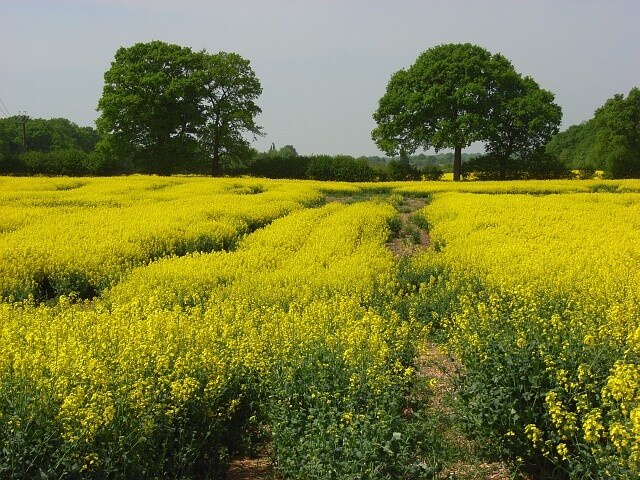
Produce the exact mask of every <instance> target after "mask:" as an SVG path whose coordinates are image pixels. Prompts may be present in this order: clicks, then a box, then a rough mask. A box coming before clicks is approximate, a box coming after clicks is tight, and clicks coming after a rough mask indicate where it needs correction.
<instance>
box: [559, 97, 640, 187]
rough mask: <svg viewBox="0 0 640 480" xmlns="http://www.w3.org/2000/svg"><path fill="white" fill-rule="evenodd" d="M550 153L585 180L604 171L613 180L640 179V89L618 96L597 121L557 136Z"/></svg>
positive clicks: (596, 116) (571, 128)
mask: <svg viewBox="0 0 640 480" xmlns="http://www.w3.org/2000/svg"><path fill="white" fill-rule="evenodd" d="M547 153H548V154H549V155H551V156H552V157H555V158H557V159H558V160H559V161H560V162H561V163H562V164H563V165H566V166H567V168H571V169H575V170H579V171H581V172H583V175H584V176H589V175H593V172H594V171H595V170H603V171H604V172H605V176H607V177H609V178H638V177H640V89H638V88H633V89H631V91H630V92H629V94H628V95H627V96H626V98H625V97H624V95H621V94H618V95H615V96H614V97H612V98H610V99H609V100H607V102H606V103H605V104H604V105H603V106H602V107H600V108H598V109H597V110H596V111H595V113H594V116H593V118H591V119H590V120H587V121H586V122H583V123H581V124H579V125H573V126H571V127H569V128H568V129H567V130H565V131H564V132H561V133H559V134H558V135H556V136H554V137H553V138H552V139H551V141H550V142H549V143H548V145H547Z"/></svg>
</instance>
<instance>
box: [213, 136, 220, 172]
mask: <svg viewBox="0 0 640 480" xmlns="http://www.w3.org/2000/svg"><path fill="white" fill-rule="evenodd" d="M211 176H212V177H221V176H222V165H221V164H220V147H219V145H218V141H217V140H215V141H214V144H213V155H212V157H211Z"/></svg>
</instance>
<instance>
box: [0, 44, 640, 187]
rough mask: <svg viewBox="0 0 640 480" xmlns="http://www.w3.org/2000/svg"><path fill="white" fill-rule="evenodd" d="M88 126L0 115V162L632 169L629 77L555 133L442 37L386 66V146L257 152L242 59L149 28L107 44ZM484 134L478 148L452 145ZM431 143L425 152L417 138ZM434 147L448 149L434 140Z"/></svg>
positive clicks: (636, 151) (617, 172)
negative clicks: (409, 61) (359, 151)
mask: <svg viewBox="0 0 640 480" xmlns="http://www.w3.org/2000/svg"><path fill="white" fill-rule="evenodd" d="M104 80H105V83H104V88H103V92H102V97H101V98H100V100H99V102H98V111H99V112H100V116H99V118H98V119H97V121H96V126H97V129H93V128H91V127H79V126H78V125H76V124H74V123H72V122H70V121H69V120H66V119H63V118H56V119H51V120H45V119H39V118H33V119H28V118H26V117H25V116H16V117H11V118H5V119H0V173H9V174H50V175H112V174H129V173H155V174H160V175H170V174H175V173H185V174H186V173H195V174H211V175H214V176H217V175H236V174H242V175H255V176H261V177H271V178H297V179H303V178H307V179H317V180H343V181H376V180H417V179H438V178H441V176H442V173H443V172H444V171H451V172H453V176H454V180H458V179H464V178H474V179H480V180H491V179H501V180H509V179H518V178H565V177H570V176H572V175H574V173H573V171H575V170H578V171H580V172H581V173H580V175H582V176H584V177H589V176H593V173H594V171H595V170H604V172H605V175H606V176H607V177H610V178H624V177H640V90H639V89H638V88H634V89H632V90H631V92H630V93H629V94H628V95H627V97H624V96H623V95H615V96H614V97H613V98H611V99H609V100H608V101H607V102H606V103H605V104H604V105H603V106H602V107H601V108H599V109H598V110H596V112H595V114H594V117H593V118H592V119H591V120H589V121H587V122H584V123H582V124H580V125H575V126H572V127H570V128H568V129H567V130H566V131H564V132H561V133H558V126H559V125H560V121H561V116H562V112H561V109H560V107H559V106H558V105H556V104H555V103H554V95H553V94H552V93H551V92H549V91H547V90H544V89H543V88H541V87H540V86H539V85H538V84H537V83H536V82H535V81H534V80H533V79H532V78H531V77H527V76H524V77H523V76H522V75H520V74H519V73H518V72H516V71H515V69H514V67H513V65H512V64H511V62H510V61H509V60H508V59H506V58H505V57H504V56H502V55H501V54H491V53H490V52H488V51H487V50H485V49H483V48H481V47H479V46H477V45H472V44H468V43H465V44H445V45H440V46H437V47H433V48H431V49H429V50H427V51H425V52H424V53H422V54H421V55H420V56H418V58H417V59H416V61H415V63H414V64H413V65H411V66H410V67H408V68H407V69H402V70H399V71H398V72H396V73H394V74H393V75H392V77H391V79H390V81H389V83H388V85H387V90H386V93H385V94H384V95H383V96H382V97H381V98H380V101H379V104H378V109H377V110H376V112H375V113H374V115H373V117H374V120H375V121H376V123H377V126H376V128H375V129H374V130H373V132H372V138H373V140H374V141H375V143H376V144H377V145H378V147H379V148H380V149H381V150H382V151H383V152H385V153H386V155H388V156H387V157H359V158H354V157H350V156H347V155H336V156H329V155H314V156H301V155H298V153H297V152H296V150H295V148H294V147H293V146H291V145H286V146H284V147H282V148H280V149H276V148H275V145H273V146H272V148H271V149H269V151H268V152H262V153H258V152H256V151H255V150H253V149H252V148H251V146H250V140H252V139H253V140H255V139H256V138H257V137H258V136H261V135H263V130H262V127H261V126H259V125H258V124H257V123H256V117H257V115H258V114H260V113H261V109H260V107H258V105H257V104H256V100H257V98H258V97H259V95H260V94H261V93H262V87H261V85H260V82H259V80H258V78H257V77H256V75H255V73H254V72H253V70H252V69H251V66H250V63H249V61H248V60H246V59H244V58H242V57H241V56H240V55H238V54H236V53H227V52H218V53H215V54H211V53H208V52H206V51H205V50H202V51H197V52H196V51H193V50H192V49H190V48H188V47H182V46H179V45H173V44H168V43H164V42H161V41H152V42H148V43H137V44H135V45H133V46H131V47H126V48H125V47H123V48H120V49H118V51H117V52H116V54H115V58H114V61H113V62H112V64H111V67H110V68H109V70H108V71H107V72H105V75H104ZM474 142H483V143H484V146H485V152H484V154H468V153H463V152H462V149H463V148H465V147H468V146H469V145H471V144H472V143H474ZM432 149H433V150H435V151H436V155H427V154H425V153H420V154H415V152H416V151H419V150H423V151H430V150H432ZM444 149H450V150H453V152H452V153H442V152H441V151H442V150H444Z"/></svg>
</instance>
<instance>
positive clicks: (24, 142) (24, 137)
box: [18, 112, 29, 152]
mask: <svg viewBox="0 0 640 480" xmlns="http://www.w3.org/2000/svg"><path fill="white" fill-rule="evenodd" d="M18 120H20V123H22V151H23V152H26V151H27V120H29V115H27V112H18Z"/></svg>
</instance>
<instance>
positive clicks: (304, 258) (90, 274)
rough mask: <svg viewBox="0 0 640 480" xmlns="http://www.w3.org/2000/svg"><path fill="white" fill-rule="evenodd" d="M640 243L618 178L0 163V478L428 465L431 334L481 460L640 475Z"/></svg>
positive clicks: (419, 468) (390, 472)
mask: <svg viewBox="0 0 640 480" xmlns="http://www.w3.org/2000/svg"><path fill="white" fill-rule="evenodd" d="M327 195H328V196H329V199H331V200H335V199H338V200H341V201H340V202H333V201H332V202H330V203H326V204H325V197H326V196H327ZM410 197H423V198H425V199H428V203H427V205H426V206H424V207H423V208H422V209H420V210H419V211H418V212H414V213H413V214H412V215H413V216H414V217H420V218H421V221H420V222H419V224H420V225H428V228H429V236H430V239H429V245H428V246H427V247H426V248H425V249H424V251H423V252H421V253H416V254H414V255H413V256H412V257H411V258H408V259H402V260H401V259H399V258H398V257H397V255H394V253H392V251H391V250H390V249H389V248H388V246H387V242H388V241H389V240H390V238H391V237H392V236H393V235H394V232H397V231H398V228H397V226H398V222H399V214H400V213H399V211H398V208H400V207H398V205H399V204H400V203H402V200H403V199H408V198H410ZM638 245H640V182H638V181H631V180H628V181H604V180H588V181H578V180H565V181H527V182H462V183H452V182H413V183H402V182H400V183H388V184H342V183H322V182H306V181H273V180H264V179H208V178H199V177H167V178H161V177H147V176H133V177H126V178H0V299H1V302H0V352H1V353H0V478H54V477H55V478H202V477H206V476H209V477H212V478H216V476H218V477H219V476H221V475H223V472H224V471H225V469H226V468H227V466H228V463H229V461H230V459H231V457H232V456H233V455H235V454H237V453H239V452H246V451H251V450H252V449H253V448H255V447H256V444H259V443H260V442H263V441H265V439H268V441H269V442H270V443H271V448H272V456H273V460H274V464H275V466H276V468H277V470H278V472H279V473H280V475H282V476H283V478H299V479H307V478H328V477H327V476H326V474H327V472H333V473H331V475H330V477H331V478H371V479H373V478H376V479H378V478H380V479H383V478H384V479H391V478H423V477H424V478H430V477H429V475H433V474H434V472H435V471H437V468H436V469H435V470H431V471H430V472H431V473H428V469H427V468H426V467H425V465H426V464H425V461H426V460H425V459H424V458H420V455H419V453H418V452H417V451H416V448H415V442H416V441H417V440H416V439H417V438H418V437H419V434H418V433H416V432H415V427H412V425H411V423H412V422H411V421H409V420H408V417H407V415H408V413H407V411H410V410H411V409H408V407H407V404H408V403H407V402H409V398H408V394H409V389H410V388H411V386H412V384H413V383H414V382H415V380H416V368H415V365H416V355H417V352H418V347H417V346H418V344H420V343H422V342H424V340H425V338H426V337H427V336H428V335H430V334H434V335H435V336H436V338H438V339H440V341H442V342H443V348H445V349H447V350H448V352H449V353H450V354H451V356H452V357H453V358H454V359H455V360H456V362H458V364H459V366H460V370H461V374H460V377H459V379H458V382H457V388H458V390H457V396H458V398H459V403H458V404H457V406H456V409H457V410H456V411H458V412H459V416H460V418H461V420H462V421H463V422H464V423H465V424H466V426H467V428H468V430H469V433H470V434H471V435H473V436H474V437H475V438H478V439H480V438H484V439H487V445H490V446H491V448H492V449H493V452H494V453H496V454H498V455H501V456H502V457H504V458H507V459H510V460H512V461H514V462H516V463H519V464H520V465H521V466H523V468H550V469H556V470H561V471H563V472H565V473H566V474H567V475H569V476H570V477H573V478H607V477H608V478H629V479H631V478H638V473H637V472H638V471H640V268H638V267H640V252H639V251H638V248H637V246H638ZM424 401H428V399H424ZM434 468H435V467H434ZM420 472H422V473H420ZM420 475H423V477H421V476H420Z"/></svg>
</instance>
